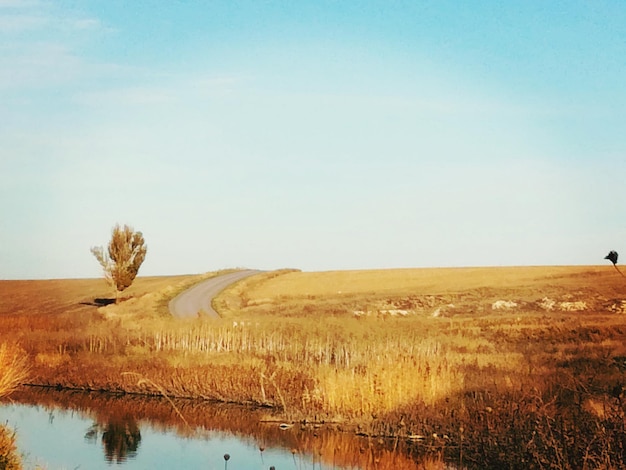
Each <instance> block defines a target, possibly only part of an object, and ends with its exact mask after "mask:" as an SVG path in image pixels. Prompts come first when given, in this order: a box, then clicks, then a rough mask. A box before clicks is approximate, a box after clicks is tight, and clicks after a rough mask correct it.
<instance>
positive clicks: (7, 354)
mask: <svg viewBox="0 0 626 470" xmlns="http://www.w3.org/2000/svg"><path fill="white" fill-rule="evenodd" d="M28 371H29V365H28V358H27V357H26V352H25V351H23V350H20V349H19V348H17V347H11V346H8V345H6V344H0V397H2V396H4V395H8V394H9V393H11V392H12V391H13V390H15V389H16V388H17V386H18V385H20V384H21V383H22V382H24V381H25V380H26V377H28Z"/></svg>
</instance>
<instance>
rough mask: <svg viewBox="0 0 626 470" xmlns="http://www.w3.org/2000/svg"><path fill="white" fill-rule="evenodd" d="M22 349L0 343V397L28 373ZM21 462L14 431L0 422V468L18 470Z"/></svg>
mask: <svg viewBox="0 0 626 470" xmlns="http://www.w3.org/2000/svg"><path fill="white" fill-rule="evenodd" d="M27 364H28V361H27V358H26V356H25V353H24V351H21V350H20V349H18V348H16V347H13V346H7V344H0V398H1V397H4V396H6V395H8V394H10V393H11V392H12V391H14V390H15V389H16V388H17V386H18V385H20V384H21V383H22V382H23V381H24V380H25V379H26V377H27V375H28V365H27ZM21 468H22V464H21V462H20V459H19V457H18V453H17V447H16V445H15V433H14V432H13V431H11V430H10V429H8V428H7V427H6V426H4V425H3V424H1V423H0V469H2V470H19V469H21Z"/></svg>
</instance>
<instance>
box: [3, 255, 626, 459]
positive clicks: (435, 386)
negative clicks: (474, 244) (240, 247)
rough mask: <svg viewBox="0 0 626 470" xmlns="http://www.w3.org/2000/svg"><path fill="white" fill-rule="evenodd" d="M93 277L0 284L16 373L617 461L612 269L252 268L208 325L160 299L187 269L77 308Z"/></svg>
mask: <svg viewBox="0 0 626 470" xmlns="http://www.w3.org/2000/svg"><path fill="white" fill-rule="evenodd" d="M196 279H199V278H196ZM46 282H48V283H50V284H47V285H46V284H45V283H46ZM97 282H98V281H31V282H22V283H19V282H8V281H4V282H0V298H2V299H3V303H2V306H1V307H0V343H9V344H15V345H16V346H17V347H20V348H22V349H23V350H24V351H25V352H26V354H27V357H28V359H29V363H30V367H31V377H30V381H31V382H33V383H39V384H47V385H51V386H58V387H73V388H80V389H96V390H100V389H102V390H111V391H126V392H140V393H154V394H161V393H166V394H168V395H172V396H181V397H201V398H207V399H217V400H222V401H232V402H238V403H249V404H256V405H265V406H268V407H270V408H268V413H270V414H273V415H275V414H278V415H279V416H280V417H281V419H293V420H302V419H307V420H309V421H321V420H324V421H326V422H329V421H331V422H334V423H337V425H339V426H342V427H343V428H344V429H353V430H356V431H358V432H360V433H363V434H367V435H370V436H396V437H401V438H403V439H408V440H410V441H412V442H416V443H418V444H419V446H421V447H420V448H422V449H429V450H430V451H433V449H434V451H436V452H439V453H443V454H444V455H445V457H446V459H448V460H450V459H452V460H454V461H457V462H460V463H461V464H462V465H463V466H468V467H476V468H620V465H621V462H623V461H624V460H626V422H625V407H626V397H625V396H624V390H625V387H626V316H625V315H624V312H625V310H626V309H625V307H626V279H624V278H623V277H622V276H620V275H619V274H618V273H617V272H616V271H615V270H614V269H613V268H612V267H611V266H610V265H609V266H598V267H590V266H578V267H520V268H456V269H452V268H450V269H409V270H384V271H355V272H350V271H346V272H326V273H303V272H297V271H281V272H269V273H263V274H260V275H258V276H254V277H251V278H248V279H246V280H244V281H243V282H241V283H239V284H237V285H235V286H234V287H232V288H230V289H228V290H227V291H225V292H224V293H223V294H221V295H220V296H219V297H218V298H217V299H216V300H215V302H214V306H215V307H216V308H217V310H218V311H219V312H220V313H221V314H222V316H223V317H222V318H221V319H209V318H203V317H202V316H199V317H198V318H195V319H191V320H185V321H181V320H178V321H177V320H176V319H173V318H170V317H169V316H168V315H167V312H166V311H165V310H164V309H163V307H164V305H166V302H167V300H168V299H169V298H171V297H172V296H173V295H174V293H175V292H177V291H179V290H180V288H181V286H182V285H183V284H184V283H185V282H190V278H174V279H173V278H156V279H139V280H138V282H137V283H136V285H135V286H133V287H132V288H131V289H132V290H129V292H128V294H127V296H128V297H130V298H129V299H127V300H126V301H125V302H122V303H121V304H120V305H109V306H107V307H96V306H92V305H85V304H89V303H93V299H94V298H100V297H106V296H107V292H106V286H105V285H104V283H103V282H102V281H99V282H100V283H102V284H101V287H100V288H98V287H97V286H96V284H92V283H97ZM5 298H8V299H9V301H7V302H5V301H4V299H5ZM25 303H26V305H27V306H25V305H24V304H25ZM416 445H417V444H416Z"/></svg>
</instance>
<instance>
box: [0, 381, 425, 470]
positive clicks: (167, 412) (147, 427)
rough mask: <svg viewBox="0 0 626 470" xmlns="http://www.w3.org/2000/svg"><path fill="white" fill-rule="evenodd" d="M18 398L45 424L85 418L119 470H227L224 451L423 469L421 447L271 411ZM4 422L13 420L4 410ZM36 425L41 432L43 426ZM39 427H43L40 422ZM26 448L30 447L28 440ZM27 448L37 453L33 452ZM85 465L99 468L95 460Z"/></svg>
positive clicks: (51, 394) (52, 396)
mask: <svg viewBox="0 0 626 470" xmlns="http://www.w3.org/2000/svg"><path fill="white" fill-rule="evenodd" d="M11 400H12V401H13V402H17V403H21V404H24V405H30V406H32V405H36V406H39V407H41V406H43V407H45V410H46V411H45V412H44V414H43V418H42V419H43V421H44V422H45V421H47V420H48V414H50V416H52V417H53V421H59V419H62V418H63V419H64V413H65V414H66V413H67V412H66V411H64V410H75V411H70V412H69V413H76V412H79V413H80V414H81V415H82V417H83V421H82V422H81V424H80V428H79V435H80V437H79V440H80V441H83V442H84V443H87V444H88V445H89V446H90V447H91V448H94V444H96V445H97V446H98V449H99V453H100V455H99V457H97V459H98V460H99V461H100V462H101V465H103V466H101V467H100V468H109V467H108V466H109V465H111V464H112V463H115V464H117V465H116V467H117V466H120V467H122V468H124V469H128V470H130V469H134V468H190V469H193V468H203V469H207V468H209V469H211V468H213V469H222V468H224V463H225V461H224V459H223V456H224V454H225V453H229V454H230V455H231V459H230V460H229V462H228V468H232V469H265V470H267V469H268V468H269V467H270V466H272V465H273V466H275V468H276V469H277V470H282V469H286V468H288V469H303V470H304V469H306V470H309V469H320V470H326V469H331V468H332V469H335V468H336V469H340V468H343V469H354V470H356V469H362V470H370V469H380V470H385V469H392V468H393V469H398V468H403V469H406V470H412V469H413V470H415V469H417V468H420V467H419V466H418V464H417V460H418V456H417V455H416V454H415V452H416V449H415V448H413V447H411V446H410V445H409V444H407V443H406V442H405V441H402V440H400V441H398V440H395V441H387V440H379V439H368V438H365V437H358V436H355V435H354V434H353V433H345V432H337V431H336V430H333V429H331V428H330V427H316V426H311V425H307V426H301V425H295V426H293V427H291V428H289V429H286V430H285V429H281V428H280V426H279V425H278V422H276V421H271V419H272V415H271V414H270V413H271V410H267V409H250V408H246V407H240V406H226V405H216V404H210V403H207V402H197V401H191V400H181V401H176V402H175V406H176V408H174V407H173V406H172V405H171V404H170V403H169V402H167V401H166V400H163V399H158V398H150V397H137V396H126V397H123V398H120V397H113V396H111V395H105V394H94V393H78V392H73V393H72V392H57V391H53V390H47V389H24V390H21V391H18V392H16V393H14V394H13V395H12V396H11ZM54 416H56V418H54ZM85 417H86V419H85ZM0 419H1V420H3V421H6V418H5V415H3V410H2V408H0ZM268 420H269V421H268ZM9 424H11V423H9ZM15 425H16V426H17V428H18V430H17V432H18V439H22V438H25V439H26V440H27V441H28V438H29V435H30V434H33V433H34V432H35V431H32V430H30V428H28V429H27V428H26V423H24V422H22V423H21V424H20V423H16V424H15ZM33 426H34V427H35V428H36V426H37V424H33ZM38 426H39V427H42V426H41V423H39V425H38ZM57 432H58V431H57ZM62 432H65V431H62ZM67 432H68V433H69V431H67ZM40 439H45V438H40ZM66 441H67V443H66V445H67V446H70V445H72V444H70V439H69V436H68V438H67V439H66ZM25 445H26V446H27V447H28V446H29V445H30V444H29V443H28V442H26V444H25ZM75 446H76V448H75V449H73V450H72V451H71V452H73V453H74V454H77V453H79V452H78V450H77V448H78V447H80V443H76V444H75ZM22 451H26V453H29V452H33V451H32V450H30V451H29V449H23V450H22ZM56 451H58V449H56ZM103 451H104V458H102V453H103ZM85 452H86V451H85ZM161 455H166V456H167V457H160V456H161ZM42 458H43V459H44V460H43V462H41V464H42V466H43V467H44V468H47V469H49V470H53V469H55V468H75V467H76V463H74V461H71V462H70V461H54V462H53V461H52V457H42ZM92 458H95V457H92ZM164 459H166V460H164ZM167 459H169V460H167ZM57 462H58V463H57ZM56 465H58V466H56ZM33 466H34V465H33ZM27 468H29V467H27ZM81 468H98V467H97V466H96V465H95V464H94V463H93V461H90V463H89V464H83V466H82V467H81Z"/></svg>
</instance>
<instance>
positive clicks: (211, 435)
mask: <svg viewBox="0 0 626 470" xmlns="http://www.w3.org/2000/svg"><path fill="white" fill-rule="evenodd" d="M0 419H1V420H2V422H5V423H8V424H9V426H11V427H12V428H14V429H16V431H17V438H18V447H19V448H20V449H21V450H22V451H23V452H24V453H25V456H24V463H25V467H26V468H35V467H36V466H38V465H39V466H41V467H43V468H47V469H50V470H52V469H110V468H111V467H112V466H115V467H116V468H123V469H128V470H131V469H158V468H163V469H174V468H181V469H195V468H198V469H200V468H202V469H223V468H225V461H224V457H223V456H224V454H225V453H228V454H229V455H230V459H229V461H228V468H231V469H263V468H264V469H268V468H269V467H270V465H273V466H275V467H276V468H277V469H282V468H284V469H287V468H289V469H293V468H298V469H300V468H303V469H304V468H307V469H308V468H311V469H312V468H319V469H330V468H332V466H328V465H324V464H322V463H319V462H315V461H314V460H313V458H312V456H304V455H300V454H297V455H295V456H294V455H293V454H292V453H291V452H290V451H289V450H287V449H280V448H271V449H265V450H264V452H263V453H261V452H260V450H259V446H258V445H257V443H255V442H253V441H252V440H244V439H241V438H238V437H235V436H232V435H229V434H228V433H224V432H201V431H200V432H198V433H196V435H194V436H193V437H185V436H180V435H178V434H177V433H176V431H173V430H167V429H165V430H164V429H159V428H157V427H154V426H152V425H150V423H149V422H135V421H132V420H126V421H124V420H118V421H117V422H109V423H105V424H100V423H98V422H97V420H95V419H94V418H93V417H89V416H87V415H85V414H83V413H81V412H77V411H73V410H60V409H48V408H47V407H44V406H37V405H24V404H6V405H4V406H3V407H2V408H0Z"/></svg>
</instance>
